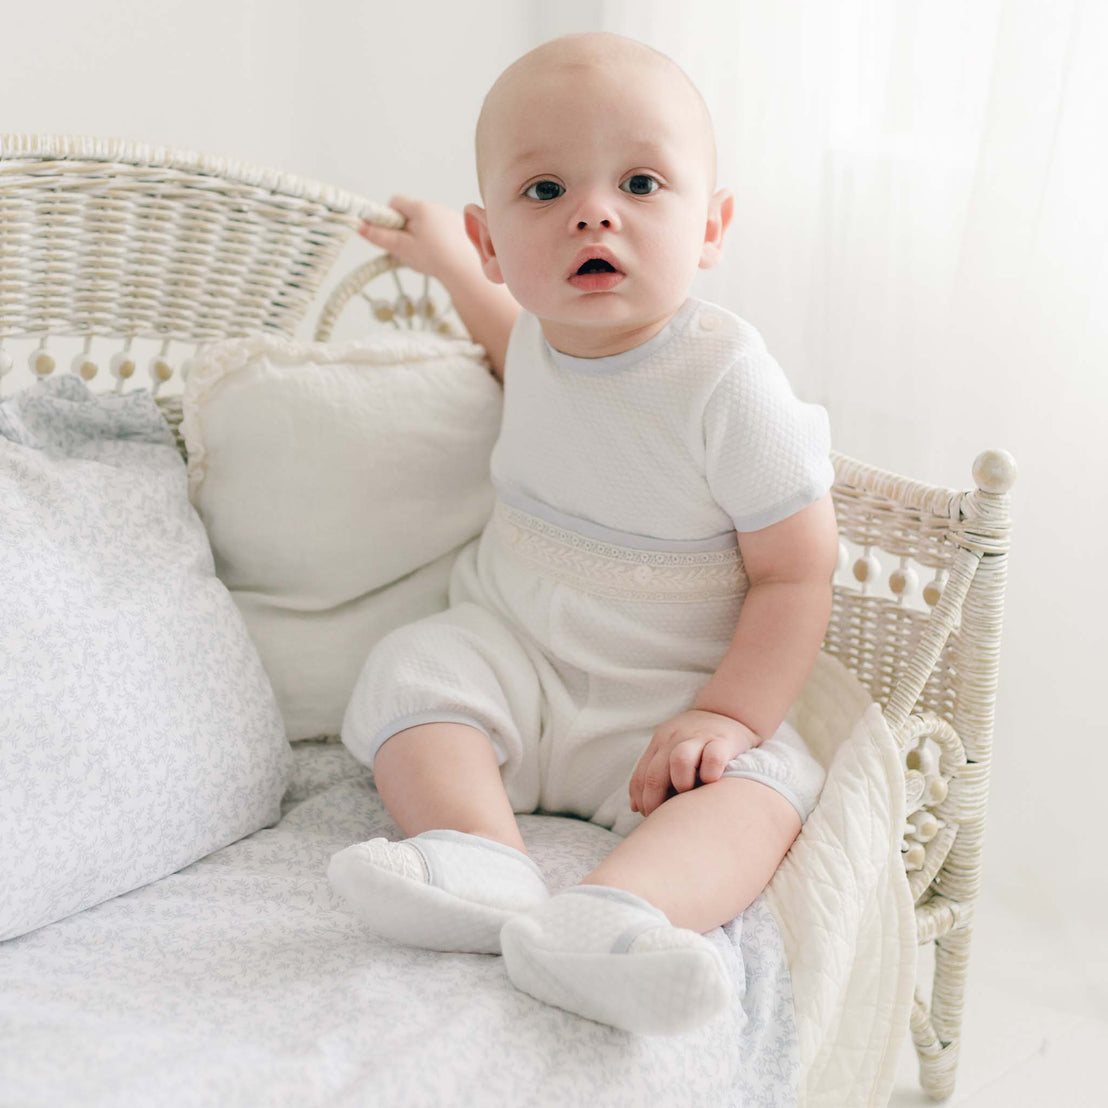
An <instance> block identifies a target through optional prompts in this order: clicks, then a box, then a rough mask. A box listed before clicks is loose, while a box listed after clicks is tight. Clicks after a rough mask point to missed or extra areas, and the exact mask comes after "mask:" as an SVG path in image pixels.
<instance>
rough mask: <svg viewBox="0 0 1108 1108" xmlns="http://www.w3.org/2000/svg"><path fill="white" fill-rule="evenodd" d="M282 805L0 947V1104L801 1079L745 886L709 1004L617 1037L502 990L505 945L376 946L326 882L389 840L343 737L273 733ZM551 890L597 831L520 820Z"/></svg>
mask: <svg viewBox="0 0 1108 1108" xmlns="http://www.w3.org/2000/svg"><path fill="white" fill-rule="evenodd" d="M293 752H294V754H293V756H294V759H295V769H294V773H293V779H292V784H291V787H290V788H289V791H288V793H287V795H286V796H285V800H284V804H283V817H282V819H281V821H280V822H279V823H278V824H277V825H276V826H275V827H273V828H269V829H266V830H262V831H258V832H257V833H256V834H254V835H251V836H250V837H249V838H246V839H243V840H241V841H240V842H236V843H234V844H233V845H231V846H227V847H225V848H224V849H222V850H220V851H218V852H216V853H214V854H211V855H209V856H208V857H206V858H204V859H202V860H201V861H198V862H196V863H195V864H194V865H192V866H189V867H188V868H187V869H185V870H183V871H182V872H180V873H178V874H176V875H174V876H173V877H170V878H167V879H166V880H164V881H158V882H156V883H155V884H152V885H148V886H146V887H145V888H143V889H139V890H137V891H136V892H133V893H130V894H128V895H127V896H121V897H117V898H116V899H114V900H109V901H107V902H106V903H104V904H100V905H98V906H97V907H95V908H91V909H89V910H88V911H85V912H82V913H81V914H80V915H75V916H71V917H70V918H68V919H65V920H62V921H60V922H59V923H55V924H53V925H52V926H50V927H44V928H41V929H40V930H38V931H35V932H34V933H33V934H29V935H24V936H22V937H21V938H18V939H13V940H11V941H10V942H7V943H0V1042H3V1044H4V1049H3V1050H0V1090H3V1094H4V1095H0V1102H3V1103H5V1104H9V1103H10V1104H19V1105H21V1106H22V1108H56V1106H57V1105H62V1104H64V1105H67V1106H71V1108H77V1106H80V1105H108V1104H110V1105H112V1108H148V1106H149V1105H153V1104H156V1105H159V1106H160V1108H191V1106H201V1105H203V1106H212V1105H259V1106H261V1105H264V1106H265V1108H286V1106H287V1108H305V1106H307V1105H313V1106H318V1108H323V1106H333V1108H338V1106H340V1105H343V1106H350V1105H373V1106H374V1108H416V1106H423V1105H434V1106H435V1108H474V1106H480V1108H484V1106H486V1105H487V1106H489V1108H493V1106H500V1105H504V1106H509V1105H521V1106H522V1105H527V1106H528V1108H569V1106H575V1105H586V1104H587V1105H589V1106H590V1108H593V1106H595V1108H629V1106H632V1105H664V1106H666V1108H754V1106H757V1108H786V1106H795V1104H796V1095H797V1084H798V1078H799V1063H798V1060H797V1059H798V1041H797V1033H796V1027H795V1023H794V1019H793V1001H792V993H791V983H790V976H789V968H788V964H787V962H786V957H785V951H784V946H783V942H782V938H781V934H780V932H779V930H778V928H777V924H776V923H775V921H774V918H773V916H772V915H771V913H770V911H769V909H768V908H767V907H766V906H765V904H764V902H763V900H762V898H759V899H758V900H756V901H755V902H754V903H753V904H752V905H751V906H750V907H749V908H748V909H747V910H746V912H744V913H743V915H742V916H741V917H739V919H737V920H735V921H733V922H731V923H728V924H727V925H726V926H724V927H718V928H715V929H714V930H712V931H710V932H708V934H707V937H708V939H709V941H710V942H711V943H712V944H713V945H714V946H715V947H716V948H717V949H718V950H719V951H720V953H721V954H722V955H723V957H724V960H725V962H726V965H727V968H728V970H729V972H730V974H731V977H732V980H733V982H734V986H735V989H734V1000H733V1003H732V1006H731V1009H730V1010H729V1011H728V1012H727V1013H725V1014H724V1015H723V1016H721V1017H720V1018H718V1019H717V1020H714V1021H713V1022H712V1023H710V1024H708V1025H706V1026H705V1027H702V1028H700V1029H698V1030H696V1031H690V1032H686V1033H685V1034H682V1035H674V1036H638V1035H632V1034H629V1033H627V1032H624V1031H618V1030H616V1029H615V1028H611V1027H607V1026H605V1025H602V1024H599V1023H594V1022H593V1021H591V1020H587V1019H582V1018H581V1017H579V1016H575V1015H572V1014H570V1013H569V1012H564V1011H562V1010H561V1009H559V1008H553V1007H550V1006H549V1005H546V1004H543V1003H542V1002H540V1001H538V1000H535V999H533V998H532V997H530V996H527V995H526V994H524V993H521V992H519V991H517V990H516V989H515V988H513V986H512V984H511V982H510V981H509V980H508V976H507V974H506V973H505V971H504V964H503V959H502V958H500V957H497V956H494V955H485V954H440V953H437V952H435V951H428V950H417V949H413V948H410V947H402V946H394V945H391V944H390V943H387V942H385V941H384V940H382V939H379V938H377V937H376V936H374V935H372V934H371V933H370V932H368V931H367V930H366V929H365V927H364V926H363V925H362V923H361V922H360V921H359V920H358V919H357V918H356V917H355V916H353V915H352V914H351V913H350V911H349V910H348V909H347V907H346V905H345V904H344V903H343V902H342V901H341V900H340V898H339V897H338V896H337V895H336V894H335V893H334V892H332V890H331V888H330V886H329V884H328V883H327V879H326V869H327V862H328V859H329V858H330V856H331V855H332V854H333V853H334V852H335V851H337V850H340V849H342V848H343V847H345V846H348V845H349V844H350V843H353V842H358V841H362V840H364V839H367V838H372V837H373V836H376V835H384V836H387V837H389V838H393V839H395V838H400V837H402V833H401V831H400V829H399V828H398V827H397V826H396V824H395V823H393V821H392V820H391V819H390V818H389V816H388V813H387V811H386V810H385V808H384V805H383V804H382V802H381V799H380V796H379V795H378V793H377V791H376V790H375V788H374V787H373V784H372V779H371V777H370V774H369V771H368V770H367V769H366V768H365V767H364V766H362V765H361V764H360V763H358V762H356V761H355V760H354V758H353V757H352V756H351V755H350V754H349V753H348V752H347V750H346V748H345V747H343V746H341V745H337V744H334V745H327V744H318V743H312V742H307V743H298V744H295V745H294V748H293ZM517 818H518V819H519V824H520V829H521V832H522V834H523V838H524V841H525V843H526V844H527V847H528V850H529V852H530V854H531V856H532V857H533V858H534V859H535V861H536V863H537V864H538V865H539V867H540V868H541V869H542V871H543V873H544V875H545V876H546V878H547V882H548V884H549V886H550V888H551V890H552V891H557V890H558V889H561V888H564V887H566V886H567V885H571V884H575V883H577V882H578V881H579V880H580V879H581V878H582V877H583V876H585V875H586V874H587V873H588V872H589V871H590V870H591V869H592V868H593V867H594V866H595V865H596V864H597V863H598V862H599V861H600V860H601V859H602V858H604V857H605V856H606V855H607V854H608V853H609V852H610V851H611V849H612V847H613V846H615V845H616V843H617V842H618V841H619V839H618V837H617V836H616V835H614V834H613V833H612V832H610V831H607V830H605V829H604V828H602V827H599V826H597V825H596V824H593V823H588V822H585V821H583V820H574V819H567V818H564V817H557V816H549V815H543V814H535V815H521V816H519V817H517Z"/></svg>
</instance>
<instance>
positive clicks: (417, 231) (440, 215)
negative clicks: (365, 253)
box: [358, 196, 480, 283]
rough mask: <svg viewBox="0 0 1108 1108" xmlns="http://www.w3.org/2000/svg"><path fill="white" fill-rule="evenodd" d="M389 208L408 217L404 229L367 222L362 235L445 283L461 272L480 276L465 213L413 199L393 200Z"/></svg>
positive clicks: (411, 266)
mask: <svg viewBox="0 0 1108 1108" xmlns="http://www.w3.org/2000/svg"><path fill="white" fill-rule="evenodd" d="M389 207H390V208H393V209H395V210H396V211H398V212H399V213H400V214H401V215H402V216H405V217H406V218H407V220H408V222H407V224H406V225H405V226H404V227H403V228H401V229H399V230H396V229H394V228H391V227H378V226H377V225H376V224H375V223H369V222H367V221H363V222H362V225H361V227H359V228H358V234H359V235H361V236H362V238H364V239H366V240H367V241H369V242H371V243H373V245H374V246H379V247H381V249H382V250H387V251H388V252H389V253H390V254H392V255H393V256H394V257H395V258H397V259H398V260H399V261H400V263H401V264H402V265H406V266H408V267H409V268H410V269H414V270H415V271H416V272H417V273H426V274H429V275H430V276H431V277H435V278H437V279H438V280H440V281H443V282H444V283H445V282H446V280H447V278H449V277H452V276H453V275H454V274H456V273H457V272H458V271H459V269H462V270H465V271H474V272H476V273H477V275H478V276H479V275H480V258H479V256H478V254H477V251H476V250H475V249H474V246H473V243H471V242H470V241H469V236H468V235H467V234H466V230H465V219H464V217H463V216H462V213H461V212H458V211H455V210H454V209H453V208H449V207H447V206H446V205H445V204H436V203H435V202H434V201H432V200H415V199H413V198H412V197H410V196H394V197H392V198H391V199H390V200H389Z"/></svg>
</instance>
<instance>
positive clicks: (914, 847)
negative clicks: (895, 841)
mask: <svg viewBox="0 0 1108 1108" xmlns="http://www.w3.org/2000/svg"><path fill="white" fill-rule="evenodd" d="M900 852H901V853H902V854H903V855H904V868H905V869H906V870H914V869H922V868H923V862H924V859H925V858H926V857H927V851H925V850H924V849H923V844H922V843H917V842H911V843H909V842H907V841H902V842H901V844H900Z"/></svg>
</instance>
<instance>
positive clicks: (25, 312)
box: [0, 134, 1015, 1099]
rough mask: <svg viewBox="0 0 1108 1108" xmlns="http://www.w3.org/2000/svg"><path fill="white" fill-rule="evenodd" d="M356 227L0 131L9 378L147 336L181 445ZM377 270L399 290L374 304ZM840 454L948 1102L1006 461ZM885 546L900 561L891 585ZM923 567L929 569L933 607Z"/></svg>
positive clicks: (974, 871) (256, 176)
mask: <svg viewBox="0 0 1108 1108" xmlns="http://www.w3.org/2000/svg"><path fill="white" fill-rule="evenodd" d="M363 219H366V220H370V221H371V222H374V223H378V224H381V225H383V226H389V227H397V226H402V225H403V219H402V217H400V216H399V215H398V214H397V213H396V212H394V211H392V210H391V209H389V208H387V207H385V206H383V205H380V204H376V203H373V202H372V201H369V200H364V199H362V198H360V197H356V196H353V195H351V194H349V193H346V192H343V191H341V190H338V189H334V188H329V187H327V186H325V185H322V184H319V183H316V182H311V181H306V180H302V179H300V178H297V177H293V176H290V175H287V174H283V173H278V172H275V171H272V170H267V169H263V168H259V167H255V166H250V165H245V164H242V163H238V162H233V161H229V160H227V159H224V158H217V157H211V156H207V155H204V154H200V153H196V152H192V151H184V150H175V149H167V148H164V147H150V146H146V145H142V144H139V143H134V142H127V141H122V140H116V139H98V138H93V137H73V136H56V135H15V134H4V135H0V386H3V385H5V384H9V382H7V381H4V380H3V377H4V376H5V375H6V374H8V373H10V372H11V371H12V370H13V369H16V368H19V367H20V365H21V362H20V358H25V359H26V363H25V364H26V366H27V368H28V369H29V370H30V373H31V374H32V375H37V376H40V377H41V376H45V375H47V374H49V373H52V372H54V371H55V369H56V368H57V357H56V356H55V355H56V354H60V353H61V352H62V348H63V346H64V344H65V343H66V342H68V343H69V344H70V345H71V346H72V347H73V349H74V353H73V354H72V360H71V362H70V370H71V371H72V372H75V373H78V374H80V376H81V377H82V378H84V379H85V380H86V381H90V380H92V379H93V378H94V377H96V376H97V375H98V373H99V365H98V359H99V360H103V358H104V355H103V354H102V353H99V352H94V351H93V349H92V344H93V340H94V339H95V340H96V341H97V343H98V344H100V345H102V346H106V347H108V348H109V349H111V350H113V351H114V353H112V354H111V357H110V358H109V359H108V361H107V369H108V373H109V375H110V377H111V378H113V379H114V389H115V390H116V391H119V390H121V389H122V388H123V386H124V385H125V383H126V382H127V381H128V380H130V379H131V378H132V377H133V376H134V375H135V374H136V372H137V370H138V365H139V346H141V345H142V344H143V343H145V344H147V345H148V346H150V347H151V353H150V354H149V358H148V361H147V373H148V375H149V379H150V382H151V384H150V386H149V387H151V388H152V390H153V391H154V394H155V396H156V398H157V400H158V403H159V405H160V407H161V409H162V411H163V413H164V415H165V417H166V419H167V421H168V423H169V424H170V426H171V427H173V428H174V430H175V432H176V433H177V434H178V442H179V444H180V446H181V450H182V453H183V452H184V445H183V442H181V439H180V433H179V424H180V418H181V412H180V395H179V389H178V390H177V392H176V393H174V391H173V389H172V388H168V389H166V388H165V386H167V384H169V383H170V382H175V383H177V384H178V385H179V383H180V381H181V379H182V373H181V372H178V371H179V370H180V369H181V366H182V362H181V359H183V358H184V357H185V356H186V355H187V354H188V353H191V352H193V351H195V349H196V348H197V347H198V346H201V345H203V344H205V343H208V342H212V341H214V340H218V339H223V338H228V337H234V336H242V335H246V334H251V333H257V332H267V331H268V332H276V333H278V334H281V335H285V336H289V337H291V336H292V335H293V334H294V332H295V329H296V328H297V326H298V324H299V323H300V322H301V320H302V319H304V318H305V316H306V314H307V312H308V310H309V308H310V306H311V305H312V303H313V301H314V299H315V298H316V294H317V293H318V291H319V289H320V287H321V284H322V282H323V280H324V278H325V277H326V276H327V275H328V273H329V271H330V269H331V268H332V264H333V263H334V261H335V258H336V256H337V255H338V253H339V251H340V249H341V248H342V247H343V246H344V244H345V243H347V242H348V241H349V240H350V237H351V235H352V234H353V233H354V232H355V230H356V228H357V227H358V225H359V224H360V222H361V220H363ZM386 274H388V275H389V276H390V277H391V278H392V279H393V280H394V282H395V295H394V296H392V297H389V298H386V297H384V296H382V295H377V296H373V295H370V294H369V293H368V292H367V291H366V287H367V285H369V284H370V283H371V282H372V281H373V280H375V279H376V278H378V277H382V276H384V275H386ZM409 276H410V275H409ZM353 299H361V300H364V301H366V302H367V303H368V305H369V309H370V313H371V316H372V317H374V318H375V319H376V320H377V321H380V322H384V323H386V324H390V323H391V325H392V326H396V327H401V326H403V327H415V326H420V327H433V328H436V329H438V330H441V331H443V332H445V333H449V334H455V335H464V334H465V332H464V329H462V328H461V326H460V324H459V323H458V321H457V320H456V318H455V317H452V315H451V313H450V310H449V305H448V304H446V305H444V307H443V309H442V310H440V309H439V308H438V307H437V306H436V305H435V303H434V301H433V300H432V298H431V296H430V290H429V287H428V283H427V281H426V280H424V282H423V290H422V293H421V294H420V295H419V296H418V297H415V296H411V295H409V294H408V293H407V292H406V291H405V290H404V287H403V285H402V283H401V282H400V280H399V273H398V271H397V263H396V261H395V259H393V258H391V257H390V256H388V255H380V256H378V257H376V258H374V259H373V260H371V261H369V262H367V263H365V264H364V265H361V266H360V267H359V268H357V269H356V270H355V271H354V272H353V273H351V274H350V275H349V276H348V277H346V278H345V279H344V280H342V281H341V282H340V283H338V284H337V285H335V286H334V287H333V289H332V290H331V292H330V294H329V296H328V297H327V299H326V302H325V303H324V305H323V308H322V310H321V312H320V314H319V317H318V322H317V325H316V329H315V334H314V337H315V339H316V340H317V341H325V340H327V339H328V338H329V336H330V334H331V331H332V328H333V326H334V324H335V321H336V320H337V318H338V316H339V314H340V312H341V311H342V310H343V308H344V307H345V306H346V305H347V304H348V302H349V301H351V300H353ZM175 363H176V365H175ZM163 389H165V392H166V395H159V393H160V392H161V391H162V390H163ZM5 391H7V390H5ZM833 461H834V465H835V471H836V482H835V485H834V488H833V497H834V503H835V509H836V512H837V514H838V522H839V529H840V540H841V545H840V561H839V569H838V571H837V573H836V578H835V586H834V608H833V614H832V617H831V621H830V626H829V627H828V631H827V635H826V638H825V640H824V648H825V649H826V650H827V651H828V652H829V653H831V654H834V655H835V656H836V657H837V658H838V659H839V660H840V661H841V662H843V663H844V664H845V665H846V666H847V667H848V668H849V669H850V670H852V671H853V672H854V674H856V675H857V677H858V678H859V679H860V680H861V681H862V683H863V684H864V685H865V686H866V687H867V688H868V689H869V691H870V693H871V695H872V696H873V698H874V699H875V700H876V701H878V702H880V703H881V705H882V707H883V709H884V714H885V718H886V720H887V721H888V724H889V727H890V729H891V731H892V732H893V734H894V735H895V736H896V737H897V740H898V743H899V746H900V748H901V750H902V751H903V753H904V755H905V787H906V792H907V806H906V812H907V813H908V816H909V818H908V823H907V825H906V826H905V828H904V839H903V842H902V844H901V847H902V851H903V853H904V860H905V866H906V868H907V870H908V877H909V881H910V885H911V888H912V892H913V894H914V897H915V902H916V924H917V929H918V939H919V943H920V944H921V946H922V945H925V944H928V943H933V944H934V972H933V978H932V987H931V989H930V996H927V995H926V992H927V990H926V989H925V988H924V989H917V994H916V1001H915V1006H914V1011H913V1014H912V1019H911V1031H912V1037H913V1039H914V1041H915V1046H916V1050H917V1052H918V1055H919V1063H920V1081H921V1084H922V1086H923V1088H924V1089H925V1090H926V1092H927V1093H928V1094H929V1095H930V1096H931V1097H933V1098H935V1099H943V1098H945V1097H947V1096H949V1095H950V1094H951V1092H952V1091H953V1088H954V1080H955V1071H956V1067H957V1062H958V1052H959V1048H960V1045H961V1024H962V1015H963V1003H964V995H965V983H966V971H967V961H968V956H969V946H970V936H971V930H972V924H973V909H974V903H975V901H976V899H977V895H978V890H979V887H980V860H981V848H982V838H983V832H984V823H985V808H986V801H987V796H988V784H989V767H990V763H991V760H992V735H993V719H994V710H995V704H996V689H997V673H998V651H999V645H1000V634H1001V619H1002V615H1003V603H1004V586H1005V576H1006V568H1007V559H1008V547H1009V496H1008V492H1009V490H1010V489H1011V487H1012V485H1013V483H1014V480H1015V464H1014V462H1013V460H1012V458H1011V457H1010V455H1008V454H1007V453H1005V452H1004V451H986V452H984V453H982V454H981V455H980V456H979V457H978V458H977V459H976V461H975V463H974V466H973V477H974V481H975V483H976V486H977V487H976V488H975V489H973V490H970V491H955V490H952V489H945V488H937V487H933V486H930V485H927V484H922V483H920V482H917V481H912V480H908V479H907V478H904V477H900V476H897V475H895V474H893V473H888V472H885V471H882V470H880V469H877V468H874V467H873V466H869V465H865V464H863V463H862V462H859V461H855V460H854V459H851V458H848V457H844V456H843V455H840V454H834V455H833ZM878 552H884V553H885V555H886V556H889V557H890V558H891V559H895V560H896V564H895V565H893V564H892V562H891V561H889V562H887V563H886V565H887V566H888V567H889V572H886V565H883V564H882V562H881V561H880V560H879V558H878ZM914 567H923V577H924V578H926V577H927V574H928V573H930V574H931V575H932V576H931V577H930V579H928V580H926V582H925V584H924V587H923V589H922V598H920V596H919V590H918V589H917V586H918V584H919V582H920V580H921V576H920V574H919V573H918V572H917V568H914ZM921 599H922V603H921V602H920V600H921ZM925 985H926V983H925Z"/></svg>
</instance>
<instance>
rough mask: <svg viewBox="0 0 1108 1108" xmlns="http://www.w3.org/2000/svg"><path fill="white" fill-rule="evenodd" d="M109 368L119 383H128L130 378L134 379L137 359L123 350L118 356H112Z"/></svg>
mask: <svg viewBox="0 0 1108 1108" xmlns="http://www.w3.org/2000/svg"><path fill="white" fill-rule="evenodd" d="M109 367H110V369H111V374H112V376H113V377H115V378H116V379H117V380H119V381H126V380H127V378H128V377H133V376H134V374H135V359H134V358H132V357H131V355H130V354H129V353H128V352H127V351H126V350H121V351H120V352H119V353H118V354H113V355H112V360H111V362H110V363H109Z"/></svg>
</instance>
